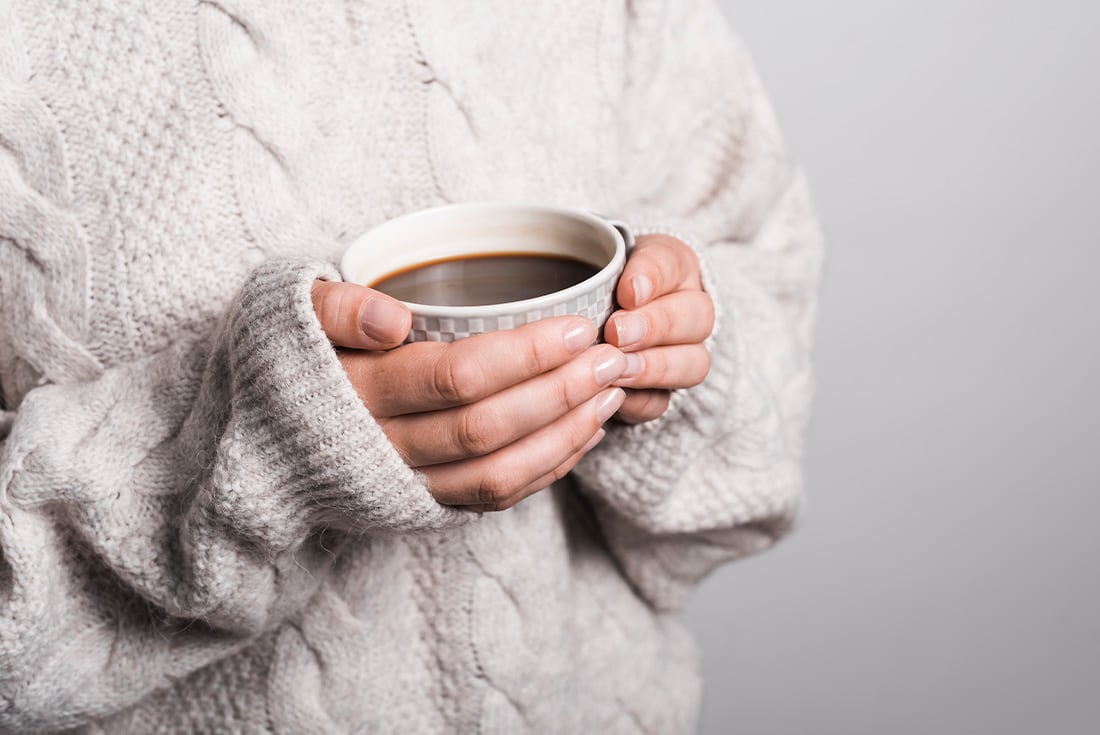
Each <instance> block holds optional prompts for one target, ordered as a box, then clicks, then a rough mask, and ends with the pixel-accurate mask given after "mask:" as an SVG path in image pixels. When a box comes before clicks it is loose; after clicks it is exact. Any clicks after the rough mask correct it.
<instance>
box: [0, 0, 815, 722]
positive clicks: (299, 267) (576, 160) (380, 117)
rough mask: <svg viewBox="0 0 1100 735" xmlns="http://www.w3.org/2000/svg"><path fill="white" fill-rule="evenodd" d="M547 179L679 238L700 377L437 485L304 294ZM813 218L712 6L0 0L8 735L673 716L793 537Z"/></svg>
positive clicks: (806, 387)
mask: <svg viewBox="0 0 1100 735" xmlns="http://www.w3.org/2000/svg"><path fill="white" fill-rule="evenodd" d="M476 200H498V201H530V202H541V203H547V204H555V205H561V206H571V207H578V208H584V209H587V210H592V211H598V212H601V213H604V214H607V215H611V216H615V217H618V218H622V219H624V220H626V221H627V222H630V223H632V224H633V225H634V226H635V227H636V228H637V229H638V230H640V231H666V232H670V233H672V234H676V235H678V236H680V237H682V238H684V239H686V240H688V241H689V242H691V243H692V244H693V246H694V247H695V248H696V249H697V251H698V252H699V253H700V254H701V256H702V258H703V260H704V262H705V266H706V271H707V272H706V288H707V289H708V291H709V292H710V293H711V295H712V296H713V298H714V300H715V301H716V303H717V308H718V312H719V316H718V326H717V328H716V331H715V334H714V335H713V337H712V338H711V340H710V347H711V350H712V355H713V361H712V362H713V366H712V370H711V373H710V375H709V376H708V378H707V379H706V381H705V382H704V383H703V384H702V385H700V386H698V387H697V388H693V389H691V390H687V391H678V392H676V393H675V395H674V397H673V401H672V405H671V408H670V410H669V412H668V413H667V415H665V416H664V417H662V418H661V419H660V420H658V421H654V422H650V423H646V424H642V425H638V426H633V427H629V426H625V425H615V424H609V425H608V435H607V437H606V439H605V440H604V441H603V443H602V444H601V445H599V447H598V448H597V449H596V450H594V451H593V452H592V453H591V454H589V455H588V456H587V457H586V458H585V460H584V461H583V462H582V463H581V464H580V465H579V466H578V467H577V469H576V470H574V472H572V473H571V474H570V475H569V476H568V477H567V478H566V479H565V480H563V481H561V482H559V483H556V484H555V485H554V486H553V487H552V488H550V489H548V490H545V491H542V492H540V493H537V494H535V495H534V496H531V497H530V498H528V499H526V500H524V501H522V502H521V503H519V504H518V505H517V506H515V507H514V508H512V509H510V510H508V511H505V512H500V513H490V514H484V515H477V514H472V513H468V512H465V511H461V510H457V509H455V508H451V507H447V506H443V505H441V504H439V503H437V502H436V501H435V500H434V499H433V498H432V496H431V495H430V493H429V492H428V491H427V489H426V488H425V486H424V484H423V483H422V481H421V478H420V477H419V476H418V475H417V474H416V473H415V472H413V471H412V470H410V469H409V468H408V467H407V466H406V465H405V464H404V463H403V462H402V460H401V458H400V457H399V455H398V454H397V452H396V450H395V449H394V448H393V446H392V445H390V444H389V443H388V441H387V440H386V438H385V436H384V434H383V432H382V430H381V428H380V427H379V426H378V424H377V423H376V422H375V421H374V419H373V418H372V416H371V414H370V412H369V410H368V409H367V408H366V407H365V406H364V405H363V404H362V403H361V402H360V401H359V399H358V398H357V395H356V392H355V390H354V389H353V387H352V385H351V384H350V382H349V381H348V380H347V378H346V376H345V375H344V373H343V371H342V369H341V367H340V363H339V361H338V359H337V357H336V354H335V352H334V351H333V349H332V347H331V346H330V344H329V343H328V341H327V340H326V338H325V335H324V333H323V332H322V330H321V327H320V324H319V322H318V320H317V318H316V316H315V315H314V313H313V310H312V308H311V305H310V293H309V290H310V286H311V284H312V282H313V281H314V279H317V278H325V279H337V278H338V277H339V275H338V273H337V272H336V271H335V269H334V267H333V265H332V263H334V262H336V261H337V260H338V258H339V256H340V254H341V252H342V250H343V249H344V248H345V247H346V246H347V245H348V243H350V242H351V241H352V240H353V239H354V238H355V237H356V236H358V235H359V234H361V233H362V232H364V231H366V230H367V229H368V228H370V227H371V226H373V225H375V224H378V223H380V222H383V221H385V220H387V219H389V218H392V217H395V216H398V215H401V214H404V213H406V212H410V211H414V210H417V209H421V208H425V207H430V206H436V205H441V204H446V203H451V202H462V201H476ZM820 265H821V238H820V235H819V231H818V227H817V224H816V220H815V218H814V214H813V211H812V207H811V204H810V200H809V196H808V194H807V189H806V185H805V181H804V179H803V177H802V176H801V174H800V173H799V172H798V170H797V169H796V168H795V167H794V166H793V165H792V164H791V162H790V160H789V159H788V157H787V156H786V154H785V153H784V150H783V146H782V142H781V139H780V136H779V133H778V131H777V128H776V125H775V121H774V119H773V115H772V112H771V109H770V107H769V105H768V102H767V100H766V98H765V95H764V93H763V91H762V89H761V87H760V84H759V81H758V79H757V76H756V75H755V73H754V71H753V69H752V65H751V63H750V61H749V59H748V56H747V54H746V52H745V50H744V48H743V47H742V46H741V45H740V44H739V43H738V42H737V40H736V39H735V38H734V37H733V36H732V34H731V33H730V31H729V29H728V28H727V26H726V24H725V22H724V20H723V19H722V17H721V14H720V12H719V11H718V9H717V7H716V6H715V5H714V3H713V2H711V1H710V0H684V1H677V2H673V1H672V0H633V1H632V2H622V1H619V2H615V1H613V0H607V1H603V0H600V1H594V0H561V1H559V2H554V3H546V2H515V1H514V0H507V1H506V2H505V1H504V0H495V1H493V2H485V1H484V0H478V1H477V2H474V1H473V0H386V1H383V2H366V1H365V0H347V1H346V2H332V1H327V0H326V1H324V2H308V3H305V2H303V3H284V2H261V1H260V0H217V1H203V2H193V1H192V2H181V1H179V0H114V1H110V0H52V1H51V2H48V3H43V2H40V1H39V0H0V389H2V390H0V733H28V732H45V731H55V730H63V729H75V730H76V731H77V732H86V733H141V734H143V735H144V734H146V733H162V732H163V733H176V732H180V733H182V732H188V733H287V734H293V735H303V734H308V733H390V732H402V733H473V732H484V733H525V732H530V733H592V732H606V733H660V734H662V735H663V734H665V733H689V732H692V731H694V730H695V728H696V727H697V716H698V711H699V705H700V697H701V682H700V677H699V659H698V653H697V651H696V649H695V647H694V645H693V643H692V641H691V639H690V637H689V636H688V635H687V633H686V631H685V628H684V627H683V625H682V624H681V623H680V622H679V621H678V619H677V613H678V612H679V611H680V610H681V609H682V607H683V605H684V603H685V600H686V599H687V596H688V594H689V593H690V591H691V590H692V589H693V588H694V587H695V586H696V585H697V584H698V582H699V581H700V580H701V579H702V578H703V577H704V575H706V574H707V573H708V572H709V571H710V570H711V569H713V568H714V567H715V566H716V565H718V564H721V563H723V562H726V561H729V560H731V559H735V558H738V557H741V556H744V555H746V554H749V553H751V552H755V551H757V550H760V549H762V548H764V547H766V546H767V545H769V544H770V543H772V542H773V541H775V540H776V539H777V538H778V537H780V536H781V535H782V534H784V533H785V532H786V531H787V530H788V529H789V528H790V526H791V523H792V519H793V518H794V515H795V513H796V510H797V508H798V506H799V499H800V493H801V473H800V457H801V454H802V437H803V433H804V430H805V426H806V421H807V412H808V406H809V401H810V394H811V384H812V381H811V372H810V366H809V360H808V357H809V350H810V332H811V328H812V322H813V319H814V310H815V292H816V289H817V281H818V276H819V272H820Z"/></svg>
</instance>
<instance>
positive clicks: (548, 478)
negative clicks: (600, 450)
mask: <svg viewBox="0 0 1100 735" xmlns="http://www.w3.org/2000/svg"><path fill="white" fill-rule="evenodd" d="M606 435H607V432H606V431H605V430H604V429H600V430H599V431H597V432H596V433H595V434H593V435H592V438H591V439H589V440H588V442H587V443H586V444H585V445H584V446H583V447H581V450H580V451H579V452H577V453H576V454H574V455H573V456H572V457H570V458H569V459H567V460H565V461H564V462H562V463H561V464H560V465H558V466H557V467H555V468H554V471H553V472H548V473H547V474H545V475H543V476H542V477H540V478H538V479H537V480H535V481H534V482H532V483H530V484H528V485H527V487H525V488H523V489H522V490H521V491H520V492H518V493H516V494H515V495H514V496H512V498H511V499H510V502H508V503H507V504H506V505H503V506H502V505H500V504H496V503H493V504H486V503H481V504H478V505H462V506H459V507H460V508H462V510H469V511H474V512H476V513H491V512H494V511H500V510H507V509H508V508H510V507H512V506H513V505H515V504H516V503H518V502H519V501H521V500H523V499H524V498H527V497H530V496H531V495H534V494H535V493H537V492H538V491H539V490H544V489H546V488H548V487H550V486H551V485H553V484H554V483H555V482H557V481H558V480H560V479H561V478H563V477H565V476H566V475H568V474H569V473H570V472H571V471H572V470H573V468H574V467H576V466H577V463H578V462H580V461H581V460H582V459H584V455H586V454H588V453H589V452H591V451H592V450H593V449H595V448H596V445H597V444H599V443H600V442H601V441H603V438H604V437H605V436H606Z"/></svg>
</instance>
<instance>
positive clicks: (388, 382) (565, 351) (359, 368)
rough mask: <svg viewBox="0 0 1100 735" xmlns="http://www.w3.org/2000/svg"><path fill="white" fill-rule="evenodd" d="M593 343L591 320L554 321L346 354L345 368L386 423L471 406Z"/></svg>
mask: <svg viewBox="0 0 1100 735" xmlns="http://www.w3.org/2000/svg"><path fill="white" fill-rule="evenodd" d="M595 339H596V326H595V325H594V324H593V323H592V322H591V321H590V320H588V319H584V318H582V317H576V316H567V317H553V318H550V319H542V320H539V321H536V322H532V323H531V324H528V325H526V326H522V327H519V328H517V329H507V330H503V331H499V332H489V333H487V334H479V335H476V336H473V337H466V338H464V339H460V340H458V341H456V342H451V343H449V344H444V343H440V342H416V343H414V344H409V345H405V346H403V347H401V348H400V349H396V350H392V351H390V352H387V353H385V354H382V355H357V356H350V357H348V358H346V359H345V361H344V367H345V369H346V370H347V371H348V375H349V377H350V378H351V380H352V382H354V383H356V385H357V387H360V388H361V395H362V396H363V400H364V401H365V402H366V404H367V406H368V407H369V408H370V409H371V412H372V413H373V414H374V416H375V418H388V417H392V416H400V415H404V414H410V413H418V412H421V411H438V410H441V409H445V408H450V407H452V406H463V405H467V404H470V403H474V402H476V401H479V400H481V399H482V398H485V397H487V396H490V395H492V394H494V393H498V392H500V391H502V390H504V389H505V388H508V387H510V386H513V385H516V384H517V383H521V382H523V381H524V380H529V379H530V378H533V377H535V376H536V375H542V374H543V373H545V372H547V371H549V370H553V369H554V368H556V367H558V366H560V365H564V364H565V363H566V362H568V361H569V360H571V359H573V357H574V356H575V355H576V354H578V353H579V352H581V351H582V350H583V349H584V348H586V347H588V346H589V345H591V344H592V343H593V342H594V341H595Z"/></svg>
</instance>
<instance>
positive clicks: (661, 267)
mask: <svg viewBox="0 0 1100 735" xmlns="http://www.w3.org/2000/svg"><path fill="white" fill-rule="evenodd" d="M686 288H694V289H701V288H702V279H701V277H700V275H699V258H698V256H696V255H695V251H694V250H692V249H691V248H690V247H688V246H687V245H686V244H685V243H683V242H681V241H680V240H677V239H676V238H675V237H671V236H669V235H643V236H642V237H639V238H638V241H637V244H635V246H634V250H633V251H632V252H631V254H630V258H629V259H628V260H627V261H626V267H625V268H624V269H623V275H622V277H621V278H620V279H619V285H618V287H617V288H616V290H615V298H616V299H617V300H618V302H619V303H620V304H621V305H622V306H623V308H624V309H636V308H638V307H639V306H641V305H642V304H647V303H649V302H650V301H652V300H653V299H656V298H659V297H661V296H663V295H665V294H669V293H674V292H676V291H680V290H683V289H686Z"/></svg>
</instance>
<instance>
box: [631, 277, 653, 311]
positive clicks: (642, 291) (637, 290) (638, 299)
mask: <svg viewBox="0 0 1100 735" xmlns="http://www.w3.org/2000/svg"><path fill="white" fill-rule="evenodd" d="M630 284H631V285H632V286H634V305H635V306H641V305H642V304H644V303H645V302H646V301H648V300H649V296H650V294H652V293H653V282H652V281H650V280H649V276H634V277H633V278H631V279H630Z"/></svg>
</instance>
